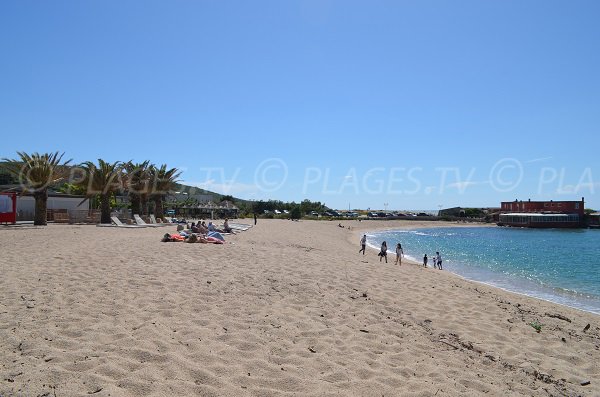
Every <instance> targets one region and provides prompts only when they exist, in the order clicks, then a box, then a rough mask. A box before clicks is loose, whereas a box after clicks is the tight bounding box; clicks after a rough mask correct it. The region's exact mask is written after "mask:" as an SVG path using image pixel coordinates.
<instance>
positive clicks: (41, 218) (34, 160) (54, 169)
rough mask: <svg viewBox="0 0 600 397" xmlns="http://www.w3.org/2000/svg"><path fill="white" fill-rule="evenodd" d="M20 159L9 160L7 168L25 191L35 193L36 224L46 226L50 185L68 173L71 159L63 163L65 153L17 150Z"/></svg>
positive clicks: (34, 222) (34, 221)
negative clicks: (31, 152) (28, 152)
mask: <svg viewBox="0 0 600 397" xmlns="http://www.w3.org/2000/svg"><path fill="white" fill-rule="evenodd" d="M17 154H18V155H19V157H20V159H18V160H10V159H4V161H7V163H6V164H5V168H6V169H7V170H8V171H9V172H10V173H11V174H12V175H14V176H16V177H17V179H18V180H19V183H20V184H21V186H22V187H23V192H24V193H25V192H29V193H31V194H33V198H34V199H35V213H34V218H33V224H34V225H41V226H44V225H46V224H47V221H46V208H47V204H48V187H50V186H52V185H53V184H55V183H58V182H60V181H61V180H63V179H64V178H65V177H66V176H67V175H68V168H67V165H68V164H69V162H70V161H71V160H67V161H65V162H64V163H62V162H61V161H62V157H63V155H64V153H62V154H59V152H55V153H43V154H39V153H37V152H36V153H33V154H27V153H25V152H17Z"/></svg>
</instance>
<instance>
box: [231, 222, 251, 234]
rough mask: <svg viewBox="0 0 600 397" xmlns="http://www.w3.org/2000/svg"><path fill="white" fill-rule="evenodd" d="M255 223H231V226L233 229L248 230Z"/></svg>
mask: <svg viewBox="0 0 600 397" xmlns="http://www.w3.org/2000/svg"><path fill="white" fill-rule="evenodd" d="M252 226H253V225H248V224H246V223H230V224H229V227H230V228H232V229H233V230H240V231H242V232H243V231H246V230H248V229H250V228H251V227H252Z"/></svg>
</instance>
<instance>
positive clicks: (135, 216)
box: [133, 214, 162, 227]
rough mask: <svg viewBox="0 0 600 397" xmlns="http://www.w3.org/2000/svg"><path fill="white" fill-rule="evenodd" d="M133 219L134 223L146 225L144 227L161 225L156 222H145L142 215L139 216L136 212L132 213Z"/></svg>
mask: <svg viewBox="0 0 600 397" xmlns="http://www.w3.org/2000/svg"><path fill="white" fill-rule="evenodd" d="M133 219H135V223H137V224H138V225H141V226H146V227H162V225H159V224H157V223H146V222H144V220H143V219H142V217H141V216H139V215H138V214H134V215H133Z"/></svg>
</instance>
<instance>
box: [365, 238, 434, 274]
mask: <svg viewBox="0 0 600 397" xmlns="http://www.w3.org/2000/svg"><path fill="white" fill-rule="evenodd" d="M366 248H367V235H366V234H363V236H362V238H361V239H360V250H358V253H359V254H360V253H361V252H362V253H363V255H364V254H365V250H366ZM387 250H388V247H387V242H385V241H384V242H382V243H381V249H380V251H379V253H378V254H377V256H379V262H381V261H382V260H383V259H385V263H387V261H388V260H387ZM402 258H404V250H403V249H402V244H400V243H398V244H396V263H395V264H396V265H402ZM427 262H428V258H427V254H425V256H424V257H423V267H427ZM433 268H434V269H436V268H437V269H440V270H442V255H441V254H440V253H439V252H436V253H435V256H434V257H433Z"/></svg>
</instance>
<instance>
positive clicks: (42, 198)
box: [33, 189, 48, 226]
mask: <svg viewBox="0 0 600 397" xmlns="http://www.w3.org/2000/svg"><path fill="white" fill-rule="evenodd" d="M33 198H34V199H35V213H34V215H33V224H34V225H38V226H46V225H47V222H46V209H47V204H48V190H46V189H43V190H40V191H37V192H35V193H33Z"/></svg>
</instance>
